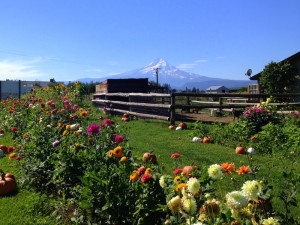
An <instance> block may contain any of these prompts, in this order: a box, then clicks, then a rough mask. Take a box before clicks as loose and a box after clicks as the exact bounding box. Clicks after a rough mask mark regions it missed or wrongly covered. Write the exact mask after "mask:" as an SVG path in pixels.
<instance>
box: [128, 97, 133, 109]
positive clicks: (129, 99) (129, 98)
mask: <svg viewBox="0 0 300 225" xmlns="http://www.w3.org/2000/svg"><path fill="white" fill-rule="evenodd" d="M131 100H132V98H131V96H130V95H129V96H128V102H131ZM131 111H132V109H131V105H129V112H131Z"/></svg>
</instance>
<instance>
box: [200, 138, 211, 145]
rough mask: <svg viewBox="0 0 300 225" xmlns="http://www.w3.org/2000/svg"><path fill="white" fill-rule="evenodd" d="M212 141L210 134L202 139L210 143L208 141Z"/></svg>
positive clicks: (203, 141)
mask: <svg viewBox="0 0 300 225" xmlns="http://www.w3.org/2000/svg"><path fill="white" fill-rule="evenodd" d="M210 141H211V139H210V137H209V136H205V137H204V138H203V140H202V143H205V144H208V143H210Z"/></svg>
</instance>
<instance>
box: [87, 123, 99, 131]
mask: <svg viewBox="0 0 300 225" xmlns="http://www.w3.org/2000/svg"><path fill="white" fill-rule="evenodd" d="M99 132H100V126H99V125H97V124H95V123H93V124H90V125H89V126H88V128H87V133H88V134H98V133H99Z"/></svg>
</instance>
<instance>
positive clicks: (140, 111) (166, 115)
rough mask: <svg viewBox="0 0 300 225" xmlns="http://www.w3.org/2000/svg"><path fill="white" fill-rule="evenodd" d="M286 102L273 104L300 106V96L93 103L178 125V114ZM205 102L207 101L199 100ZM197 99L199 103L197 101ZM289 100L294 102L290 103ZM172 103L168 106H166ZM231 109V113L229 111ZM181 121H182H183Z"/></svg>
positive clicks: (119, 96)
mask: <svg viewBox="0 0 300 225" xmlns="http://www.w3.org/2000/svg"><path fill="white" fill-rule="evenodd" d="M271 96H272V97H273V98H276V99H284V100H285V101H284V102H278V103H270V105H276V106H279V107H284V106H291V107H295V106H299V105H300V102H295V101H294V100H295V99H296V98H300V93H290V94H244V93H243V94H240V93H209V94H208V93H173V94H160V93H150V94H145V93H96V94H94V95H93V100H92V102H93V103H94V104H97V105H102V106H104V107H106V110H107V111H109V112H111V113H113V112H117V113H129V114H131V115H133V116H137V117H145V118H153V119H159V120H167V121H170V123H171V124H175V121H176V120H177V118H178V115H177V114H176V110H178V109H181V110H186V111H188V112H189V111H190V110H195V109H218V110H225V111H228V109H233V108H245V107H249V106H253V105H256V104H258V103H259V102H260V101H263V100H265V99H267V98H269V97H271ZM197 98H204V100H197ZM195 99H196V100H195ZM287 99H289V100H290V101H289V102H287ZM166 102H168V103H169V104H168V103H166ZM226 109H227V110H226ZM180 118H181V117H180Z"/></svg>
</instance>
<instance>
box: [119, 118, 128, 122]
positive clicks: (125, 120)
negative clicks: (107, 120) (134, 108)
mask: <svg viewBox="0 0 300 225" xmlns="http://www.w3.org/2000/svg"><path fill="white" fill-rule="evenodd" d="M121 120H122V121H123V122H128V121H129V118H128V117H122V119H121Z"/></svg>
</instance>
